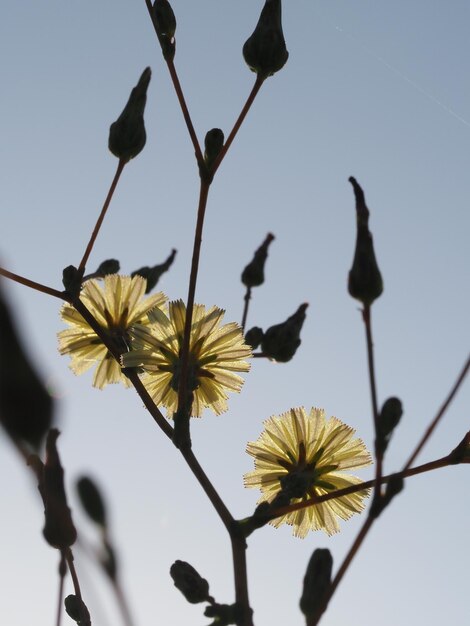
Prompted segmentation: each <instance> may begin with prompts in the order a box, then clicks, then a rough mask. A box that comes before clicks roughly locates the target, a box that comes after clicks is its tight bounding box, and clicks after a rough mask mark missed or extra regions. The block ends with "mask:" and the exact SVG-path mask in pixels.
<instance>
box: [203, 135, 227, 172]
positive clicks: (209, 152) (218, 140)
mask: <svg viewBox="0 0 470 626" xmlns="http://www.w3.org/2000/svg"><path fill="white" fill-rule="evenodd" d="M223 147H224V133H223V131H222V130H220V128H212V129H211V130H209V131H208V132H207V133H206V137H205V139H204V148H205V151H204V162H205V164H206V166H207V168H208V169H209V170H210V169H211V167H212V165H213V164H214V161H215V160H216V158H217V157H218V156H219V153H220V151H221V150H222V148H223Z"/></svg>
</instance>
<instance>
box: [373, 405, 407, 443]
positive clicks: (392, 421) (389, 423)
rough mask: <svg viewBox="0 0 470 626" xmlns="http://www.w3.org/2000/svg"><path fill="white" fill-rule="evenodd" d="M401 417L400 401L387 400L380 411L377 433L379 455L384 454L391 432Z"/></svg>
mask: <svg viewBox="0 0 470 626" xmlns="http://www.w3.org/2000/svg"><path fill="white" fill-rule="evenodd" d="M402 415H403V408H402V404H401V401H400V400H399V399H398V398H388V399H387V400H386V401H385V402H384V404H383V406H382V410H381V411H380V415H379V424H378V432H377V442H376V443H377V449H378V451H380V453H381V454H383V453H384V452H385V450H386V449H387V447H388V444H389V442H390V439H391V437H392V434H393V431H394V430H395V428H396V426H398V423H399V421H400V418H401V416H402Z"/></svg>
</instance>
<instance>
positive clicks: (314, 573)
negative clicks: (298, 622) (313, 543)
mask: <svg viewBox="0 0 470 626" xmlns="http://www.w3.org/2000/svg"><path fill="white" fill-rule="evenodd" d="M332 569H333V557H332V556H331V552H330V551H329V550H328V549H326V548H317V550H315V552H314V553H313V554H312V556H311V558H310V561H309V563H308V565H307V571H306V573H305V577H304V586H303V591H302V597H301V598H300V610H301V611H302V613H303V614H304V615H305V616H306V617H309V616H313V615H318V616H320V615H321V614H322V613H323V612H324V610H325V609H326V604H327V602H326V597H327V593H328V590H329V588H330V585H331V570H332Z"/></svg>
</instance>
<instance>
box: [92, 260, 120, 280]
mask: <svg viewBox="0 0 470 626" xmlns="http://www.w3.org/2000/svg"><path fill="white" fill-rule="evenodd" d="M120 269H121V264H120V263H119V261H118V260H116V259H107V260H106V261H103V263H100V265H99V266H98V269H97V270H96V274H97V275H98V276H107V275H108V274H117V273H118V272H119V270H120Z"/></svg>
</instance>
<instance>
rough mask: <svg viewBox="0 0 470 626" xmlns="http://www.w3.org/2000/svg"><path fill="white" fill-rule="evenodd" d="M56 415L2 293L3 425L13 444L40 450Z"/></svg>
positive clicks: (0, 391) (0, 408)
mask: <svg viewBox="0 0 470 626" xmlns="http://www.w3.org/2000/svg"><path fill="white" fill-rule="evenodd" d="M53 413H54V400H53V398H52V396H51V395H50V393H49V391H48V390H47V389H46V387H45V385H44V383H43V381H42V380H41V378H40V377H39V375H38V373H37V371H36V369H35V368H34V367H33V364H32V363H31V361H30V359H29V356H28V355H27V354H26V352H25V350H24V347H23V345H22V342H21V340H20V337H19V336H18V333H17V330H16V328H15V324H14V318H13V315H12V313H11V312H10V310H9V307H8V305H7V302H6V301H5V299H4V298H3V294H2V292H1V291H0V424H1V426H3V428H4V429H5V431H6V432H7V433H8V435H9V436H10V437H11V438H12V439H13V440H14V441H20V442H26V443H27V444H29V445H31V446H32V447H33V448H34V449H35V450H39V448H40V447H41V445H42V442H43V440H44V438H45V436H46V434H47V431H48V430H49V428H50V427H51V424H52V421H53Z"/></svg>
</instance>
